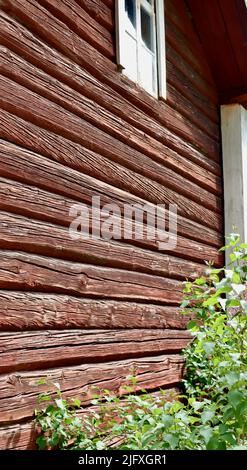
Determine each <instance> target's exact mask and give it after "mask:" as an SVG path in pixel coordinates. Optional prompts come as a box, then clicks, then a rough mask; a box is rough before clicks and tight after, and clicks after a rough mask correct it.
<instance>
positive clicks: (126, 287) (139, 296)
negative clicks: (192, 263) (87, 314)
mask: <svg viewBox="0 0 247 470" xmlns="http://www.w3.org/2000/svg"><path fill="white" fill-rule="evenodd" d="M37 237H39V238H40V240H41V238H42V235H41V234H40V235H37ZM48 237H49V235H48V232H47V238H48ZM20 238H21V242H20V244H21V247H22V249H23V248H24V246H25V240H23V237H22V235H21V231H20ZM22 240H23V241H22ZM58 243H59V240H58ZM72 244H73V240H72ZM75 244H76V243H75ZM59 249H60V250H61V246H60V248H59V247H58V250H59ZM0 260H1V264H0V288H1V289H5V288H7V289H9V288H11V289H17V290H27V291H36V292H40V291H42V292H52V293H64V294H73V295H77V296H85V297H98V298H107V299H109V298H112V299H120V300H124V299H127V300H128V299H132V300H149V301H156V302H160V303H161V302H164V303H168V304H178V303H179V302H180V300H181V291H182V283H181V282H179V281H176V280H175V279H167V278H164V277H159V276H152V275H150V274H144V273H137V272H133V271H125V270H123V269H112V268H102V267H100V266H91V265H83V264H78V263H70V262H66V261H62V260H57V259H54V258H46V257H40V256H34V255H28V254H25V253H18V252H17V253H16V252H14V251H10V252H8V251H2V252H0ZM110 262H111V260H110ZM123 265H124V263H123Z"/></svg>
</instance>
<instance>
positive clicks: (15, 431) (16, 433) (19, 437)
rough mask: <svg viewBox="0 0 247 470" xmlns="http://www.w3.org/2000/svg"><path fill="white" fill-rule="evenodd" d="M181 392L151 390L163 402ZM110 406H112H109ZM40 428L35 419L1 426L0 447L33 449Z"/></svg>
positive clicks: (83, 412) (82, 412) (86, 410)
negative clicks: (35, 423) (36, 425)
mask: <svg viewBox="0 0 247 470" xmlns="http://www.w3.org/2000/svg"><path fill="white" fill-rule="evenodd" d="M178 393H179V389H178V388H175V387H174V388H169V389H166V392H165V393H164V391H163V392H162V394H161V393H160V392H150V394H151V395H152V396H153V397H155V399H156V400H159V401H160V402H161V404H163V403H164V402H166V401H172V400H174V399H175V398H176V396H177V395H178ZM125 402H126V401H125V399H124V398H122V399H121V403H122V404H123V406H124V405H125ZM109 408H110V406H109ZM91 410H92V411H96V412H98V407H97V406H90V407H84V408H81V409H80V410H78V411H77V412H76V415H77V416H79V417H80V418H83V417H84V416H86V415H87V414H88V413H89V412H90V411H91ZM37 431H38V430H37V429H35V425H34V422H33V421H30V420H29V421H27V422H26V423H22V424H12V425H3V426H0V449H2V450H5V449H9V450H10V449H16V450H33V449H35V448H36V445H35V441H36V438H37V437H38V435H39V433H38V432H37Z"/></svg>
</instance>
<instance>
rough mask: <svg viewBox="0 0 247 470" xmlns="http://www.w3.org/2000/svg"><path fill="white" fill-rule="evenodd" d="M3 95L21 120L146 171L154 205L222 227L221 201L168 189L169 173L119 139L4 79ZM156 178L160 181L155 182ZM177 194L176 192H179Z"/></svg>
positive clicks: (8, 107) (195, 190)
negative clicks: (172, 207) (172, 206)
mask: <svg viewBox="0 0 247 470" xmlns="http://www.w3.org/2000/svg"><path fill="white" fill-rule="evenodd" d="M0 92H1V93H2V95H1V100H0V105H1V106H2V107H3V108H4V109H6V110H7V111H10V112H14V113H15V114H17V115H19V116H20V117H24V119H27V120H29V121H32V122H34V123H35V124H37V125H39V126H42V127H44V128H48V129H52V130H53V131H54V132H55V133H57V134H60V135H64V136H65V137H67V138H68V139H70V140H72V141H75V142H78V143H80V144H81V145H85V146H86V147H87V146H89V147H90V149H91V150H94V151H96V152H102V153H103V154H105V156H107V155H109V157H110V158H113V159H115V158H116V155H117V159H119V163H122V164H125V165H126V163H127V160H128V163H127V165H128V166H129V167H130V165H132V169H133V170H137V168H136V166H137V165H138V167H139V168H144V170H143V172H142V174H143V176H144V177H143V176H142V181H143V183H144V184H145V183H146V185H147V186H148V187H149V191H150V187H152V195H153V199H155V201H154V200H153V201H152V202H158V201H159V202H161V200H160V199H161V198H162V202H163V203H165V204H177V211H178V214H180V215H182V216H183V217H187V218H190V219H192V220H195V221H197V222H199V223H202V224H205V225H208V226H209V227H211V228H213V229H216V230H219V229H220V227H221V226H222V217H221V215H220V214H215V212H214V211H217V212H221V210H222V209H221V201H220V200H218V199H217V198H215V197H214V196H213V195H209V196H208V199H209V201H210V200H211V199H216V200H215V201H214V204H213V206H214V207H213V208H212V205H210V204H208V207H207V208H205V207H204V199H205V198H203V200H202V201H200V199H201V196H200V193H201V192H203V191H200V188H199V187H198V186H196V187H193V199H195V200H196V199H197V200H199V202H200V203H197V202H195V201H191V199H189V198H188V197H185V196H184V195H182V194H179V193H178V192H176V191H175V190H174V189H170V188H169V187H167V186H168V185H167V184H166V177H165V173H166V171H165V168H164V167H163V166H161V165H159V164H157V163H156V165H157V168H156V169H154V168H153V165H154V162H153V161H152V160H149V159H148V158H147V160H148V161H147V162H146V157H145V156H144V155H143V154H141V153H139V152H137V151H136V150H134V149H131V150H130V148H129V147H127V146H125V145H124V144H121V142H120V141H118V140H117V139H115V138H113V137H111V138H110V137H109V135H108V134H106V133H105V132H103V131H100V130H98V129H96V128H93V127H92V126H91V125H90V124H88V123H86V121H84V122H83V121H82V119H80V118H79V117H76V116H75V115H74V114H72V113H70V112H68V111H66V110H64V109H63V108H61V107H60V106H58V105H55V104H54V103H51V102H50V101H48V100H47V99H45V98H42V97H40V96H38V95H36V94H34V93H33V92H31V91H29V90H27V89H26V88H24V87H22V86H19V85H17V84H15V83H14V82H10V81H9V80H8V79H6V78H5V77H0ZM27 103H29V104H30V107H27ZM134 161H136V162H137V164H135V163H134V164H131V162H134ZM150 161H151V162H152V164H151V167H150V168H148V163H150ZM146 163H147V165H146ZM127 165H126V166H127ZM134 167H135V168H134ZM159 171H160V174H161V176H162V177H161V178H160V177H158V176H157V175H158V173H159ZM162 173H164V175H162ZM166 176H167V179H170V184H171V179H172V181H173V182H175V181H176V175H175V173H174V174H173V175H170V178H169V175H166ZM155 178H156V179H158V180H159V181H158V182H156V181H155ZM175 184H176V183H175ZM186 186H187V181H186V180H183V186H182V184H181V182H180V188H186ZM188 186H190V191H191V189H192V188H191V184H188ZM178 190H179V189H178V188H177V191H178ZM181 192H183V191H182V189H181V190H180V193H181ZM207 194H208V193H207ZM190 197H191V196H190Z"/></svg>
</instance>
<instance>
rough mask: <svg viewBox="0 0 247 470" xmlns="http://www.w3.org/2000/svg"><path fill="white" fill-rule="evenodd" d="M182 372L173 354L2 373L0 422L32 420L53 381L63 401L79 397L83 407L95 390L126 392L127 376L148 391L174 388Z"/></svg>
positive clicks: (180, 364) (176, 357) (180, 362)
mask: <svg viewBox="0 0 247 470" xmlns="http://www.w3.org/2000/svg"><path fill="white" fill-rule="evenodd" d="M182 370H183V359H182V357H181V356H180V355H177V354H172V355H160V356H156V357H146V358H135V359H125V360H122V361H112V362H105V363H97V364H82V365H77V366H73V367H64V368H62V369H61V368H60V369H59V368H53V369H46V370H37V371H30V372H21V371H20V372H16V373H12V374H4V375H1V376H0V423H1V424H6V423H14V422H18V421H23V420H27V419H28V418H31V417H32V416H33V412H34V409H35V408H36V407H37V398H38V395H39V394H40V393H42V392H51V391H52V390H54V385H53V384H54V383H56V382H58V383H60V387H61V391H62V392H63V395H64V397H65V398H66V397H71V396H73V397H74V398H80V399H81V401H82V404H83V405H86V404H89V403H90V400H91V397H92V393H95V391H96V389H97V390H98V391H100V390H103V389H105V388H107V389H108V390H113V391H115V392H117V393H120V394H124V393H126V390H125V389H124V385H125V384H128V379H126V377H127V376H129V375H130V374H132V375H135V377H136V378H137V385H136V387H135V388H136V391H138V390H143V389H146V390H150V391H151V390H155V389H157V388H159V387H164V386H167V387H168V386H169V387H172V386H174V385H177V384H178V383H179V381H180V380H181V375H182ZM41 378H46V380H47V383H46V384H44V385H40V384H39V383H38V381H39V380H40V379H41ZM95 387H96V389H95Z"/></svg>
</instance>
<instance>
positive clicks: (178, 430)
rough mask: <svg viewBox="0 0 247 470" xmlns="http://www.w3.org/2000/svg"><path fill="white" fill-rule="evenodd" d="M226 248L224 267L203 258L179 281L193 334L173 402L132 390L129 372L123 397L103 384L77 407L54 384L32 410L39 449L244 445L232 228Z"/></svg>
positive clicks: (242, 333) (244, 298)
mask: <svg viewBox="0 0 247 470" xmlns="http://www.w3.org/2000/svg"><path fill="white" fill-rule="evenodd" d="M226 248H227V249H228V250H230V251H231V253H230V260H231V263H230V265H229V266H228V267H227V268H222V269H214V268H213V267H212V265H209V266H208V269H207V270H206V272H205V275H203V276H202V277H200V278H198V279H196V280H195V281H194V282H186V283H185V290H184V300H183V303H182V307H183V309H184V312H183V313H184V314H188V313H189V314H190V318H191V317H192V318H193V320H190V322H189V323H188V328H189V330H190V331H191V334H192V337H193V340H192V341H191V342H190V344H189V345H188V347H187V348H186V349H185V350H184V351H183V355H184V358H185V365H186V371H185V376H184V379H183V384H182V386H183V388H184V391H183V392H184V393H183V395H181V396H179V397H176V400H173V401H172V402H171V401H170V402H169V401H167V399H166V395H165V392H161V394H160V395H159V396H158V397H157V396H154V395H152V394H148V393H143V394H140V395H138V394H135V393H133V390H134V389H135V383H134V382H135V380H134V379H133V381H132V382H133V383H132V386H130V387H129V388H126V396H125V398H124V399H123V398H119V397H117V396H114V395H113V394H111V393H110V392H109V391H104V393H103V395H102V394H101V397H99V396H97V395H95V397H94V399H93V400H92V405H94V407H93V408H92V409H91V410H89V411H87V412H84V413H82V412H81V411H80V412H79V413H78V409H77V408H80V405H81V404H80V401H79V400H71V401H68V400H64V399H63V397H62V395H61V393H60V391H59V389H58V390H57V396H56V398H55V399H54V400H53V402H52V403H51V404H49V405H48V406H47V408H46V409H44V410H42V411H37V412H36V426H37V430H38V433H39V437H38V438H37V445H38V448H39V449H47V448H48V449H88V450H89V449H98V450H100V449H109V448H112V446H114V447H115V448H117V449H125V450H126V449H129V450H136V449H138V450H142V449H146V450H149V449H156V450H159V449H180V450H185V449H192V450H196V449H197V450H203V449H208V450H227V449H247V437H246V433H247V420H246V417H247V389H246V383H247V348H246V344H247V334H246V322H247V315H246V314H247V292H246V291H247V289H246V286H247V267H246V259H247V255H246V248H247V246H246V245H244V244H241V243H240V240H239V237H238V235H235V234H232V235H231V236H230V237H229V242H228V244H227V246H226V247H224V248H222V250H225V249H226ZM44 400H51V397H50V396H46V395H45V396H44V395H42V396H40V401H41V402H42V401H44Z"/></svg>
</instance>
